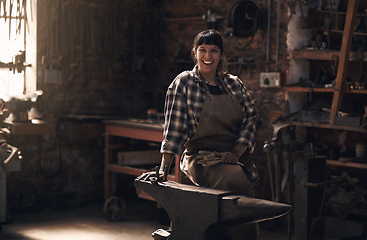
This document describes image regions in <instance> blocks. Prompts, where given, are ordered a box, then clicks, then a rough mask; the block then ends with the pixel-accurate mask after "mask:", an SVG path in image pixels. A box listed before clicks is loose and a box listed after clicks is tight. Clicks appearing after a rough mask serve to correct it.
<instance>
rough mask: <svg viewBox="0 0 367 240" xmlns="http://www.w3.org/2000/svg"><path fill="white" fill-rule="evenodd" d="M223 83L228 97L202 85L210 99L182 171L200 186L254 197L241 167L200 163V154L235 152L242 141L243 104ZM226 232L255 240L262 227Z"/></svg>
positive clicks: (250, 225) (187, 148) (248, 226)
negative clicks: (197, 158) (202, 152)
mask: <svg viewBox="0 0 367 240" xmlns="http://www.w3.org/2000/svg"><path fill="white" fill-rule="evenodd" d="M219 81H220V83H221V85H222V86H223V88H224V90H225V91H226V93H227V94H224V93H223V94H219V95H213V94H211V93H210V91H209V87H208V85H207V83H205V81H202V83H203V84H204V87H205V90H206V98H205V100H204V103H203V106H202V112H201V115H200V120H199V124H198V126H197V129H196V131H195V133H194V135H193V137H192V138H191V139H189V140H188V141H187V142H186V144H185V151H184V153H183V158H182V163H181V170H182V171H183V172H184V173H185V174H186V176H187V177H188V178H189V179H190V180H191V181H192V182H193V183H194V184H196V185H198V186H203V187H209V188H215V189H221V190H230V191H234V192H236V193H238V194H241V195H245V196H248V197H254V192H253V188H252V184H251V182H250V181H249V180H248V178H247V176H246V174H245V173H244V171H243V169H242V167H241V166H239V165H233V164H217V165H214V166H202V165H200V164H197V161H196V156H197V155H198V152H199V151H200V150H206V151H217V152H230V151H232V150H233V148H234V146H235V143H236V140H237V138H238V133H239V129H240V126H241V124H242V118H243V111H242V107H241V104H240V103H239V101H238V100H237V99H236V97H235V96H233V95H232V94H231V93H230V91H229V90H228V88H227V87H226V85H225V84H224V83H223V80H222V79H220V78H219ZM226 232H227V233H228V235H229V236H231V239H233V240H235V239H236V240H237V239H255V238H256V237H257V235H258V225H257V224H249V225H239V226H232V227H227V230H226Z"/></svg>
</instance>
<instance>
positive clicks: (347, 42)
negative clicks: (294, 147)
mask: <svg viewBox="0 0 367 240" xmlns="http://www.w3.org/2000/svg"><path fill="white" fill-rule="evenodd" d="M358 5H359V0H348V10H347V15H346V18H345V25H344V33H343V41H342V46H341V50H340V54H339V65H338V73H337V77H336V83H335V88H334V95H333V102H332V105H331V113H330V122H329V123H330V125H334V123H335V116H336V113H337V111H338V110H339V108H340V106H341V103H342V100H343V94H344V90H345V86H344V82H345V78H346V76H347V71H348V65H349V53H350V48H351V45H352V39H353V33H354V26H355V22H356V15H357V9H358Z"/></svg>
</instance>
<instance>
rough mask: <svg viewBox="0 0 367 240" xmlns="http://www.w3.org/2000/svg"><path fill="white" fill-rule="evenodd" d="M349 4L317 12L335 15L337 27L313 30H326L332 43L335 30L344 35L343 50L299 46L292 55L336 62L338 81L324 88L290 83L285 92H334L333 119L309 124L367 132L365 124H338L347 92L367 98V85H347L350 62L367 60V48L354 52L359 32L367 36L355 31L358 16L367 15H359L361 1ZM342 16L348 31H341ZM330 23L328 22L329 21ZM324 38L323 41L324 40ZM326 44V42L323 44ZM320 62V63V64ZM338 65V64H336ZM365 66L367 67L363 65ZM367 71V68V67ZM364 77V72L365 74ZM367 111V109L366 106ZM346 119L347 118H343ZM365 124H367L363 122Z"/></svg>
mask: <svg viewBox="0 0 367 240" xmlns="http://www.w3.org/2000/svg"><path fill="white" fill-rule="evenodd" d="M345 3H346V4H347V9H346V12H336V11H317V10H313V11H317V12H318V14H320V15H323V16H324V18H326V17H330V16H333V17H334V18H335V19H334V20H333V21H334V24H335V26H334V28H333V29H330V28H329V27H327V28H326V29H325V28H318V27H316V28H314V29H313V31H315V32H319V31H321V32H324V33H325V32H326V33H325V34H324V35H326V38H327V40H325V41H326V42H328V43H329V44H325V45H326V46H327V45H330V39H329V37H330V34H331V32H334V33H337V34H340V35H342V42H341V47H340V51H339V50H331V49H328V48H324V47H323V46H319V48H312V49H309V48H302V49H295V50H293V51H292V53H291V57H292V58H293V59H304V60H308V61H310V64H312V62H316V61H317V62H320V61H323V62H328V63H327V64H330V62H334V63H335V66H334V67H335V68H336V67H337V68H336V69H335V73H334V74H335V77H336V80H335V84H331V85H329V86H323V87H305V86H286V87H285V91H287V92H303V93H308V94H309V95H311V94H314V93H323V94H330V95H332V97H331V99H332V101H331V108H330V109H328V110H329V112H330V118H329V119H328V124H324V123H323V124H321V125H318V124H315V123H312V124H309V123H306V124H305V125H306V126H307V125H308V126H310V125H311V126H319V127H326V128H336V129H345V130H355V131H361V132H366V130H365V129H363V128H361V127H350V126H344V125H343V124H337V123H336V120H337V118H338V113H339V110H340V107H341V104H342V102H343V98H344V97H345V95H346V94H348V95H358V97H359V98H360V99H365V96H366V95H367V87H366V86H359V87H358V89H355V88H348V87H347V86H346V79H347V74H348V69H349V64H350V62H352V61H353V62H358V63H360V64H364V62H366V61H367V52H364V51H351V46H352V40H353V37H354V36H355V35H362V36H364V37H365V36H366V34H365V33H356V32H354V31H355V25H356V18H357V15H358V17H360V18H365V20H367V15H366V14H357V10H358V6H359V3H360V0H349V1H345ZM341 17H343V19H344V20H343V21H344V22H345V24H344V30H339V26H340V22H341V20H340V19H341ZM366 22H367V21H366ZM326 25H327V24H326ZM366 31H367V30H366ZM321 41H323V40H321ZM321 45H323V44H321ZM317 64H318V63H317ZM336 64H337V65H336ZM361 69H363V67H362V66H361ZM363 70H364V69H363ZM363 76H364V73H363ZM362 104H364V105H365V108H367V107H366V106H367V103H366V102H365V103H363V102H362ZM366 111H367V109H366ZM341 120H344V119H341ZM362 124H363V123H362Z"/></svg>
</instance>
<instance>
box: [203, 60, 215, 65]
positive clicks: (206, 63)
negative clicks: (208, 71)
mask: <svg viewBox="0 0 367 240" xmlns="http://www.w3.org/2000/svg"><path fill="white" fill-rule="evenodd" d="M203 63H204V64H205V65H210V64H212V63H213V62H209V61H203Z"/></svg>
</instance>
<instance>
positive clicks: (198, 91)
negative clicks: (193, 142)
mask: <svg viewBox="0 0 367 240" xmlns="http://www.w3.org/2000/svg"><path fill="white" fill-rule="evenodd" d="M217 77H222V78H223V82H224V83H225V84H226V85H227V88H228V89H229V91H230V92H231V94H232V95H234V96H236V97H237V99H238V100H239V102H240V104H241V106H242V111H243V121H242V125H241V128H240V132H239V136H238V139H237V140H236V145H237V144H243V145H247V146H248V148H249V149H250V151H252V150H253V148H254V143H255V133H256V126H255V125H256V118H257V110H256V107H255V104H254V103H253V101H252V99H251V96H250V94H249V93H248V91H247V89H246V87H245V86H244V85H243V83H242V81H241V80H240V79H239V78H238V77H236V76H233V75H230V74H224V75H222V74H220V73H217ZM218 85H219V86H220V88H221V90H222V91H223V92H226V91H225V90H224V89H223V87H222V86H221V84H218ZM205 97H206V92H205V88H204V86H203V83H202V82H201V79H200V77H199V74H198V72H197V66H195V67H194V69H193V70H191V71H184V72H182V73H180V74H179V75H178V76H177V77H176V78H175V79H174V80H173V81H172V83H171V84H170V86H169V87H168V90H167V93H166V100H165V106H164V115H165V124H164V132H163V137H164V139H163V141H162V145H161V152H162V153H163V152H166V153H174V154H179V153H180V150H181V149H182V147H183V145H184V144H185V143H186V141H187V140H188V139H190V138H191V137H192V136H193V135H194V133H195V130H196V128H197V126H198V123H199V119H200V113H201V108H202V105H203V102H204V100H205Z"/></svg>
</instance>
